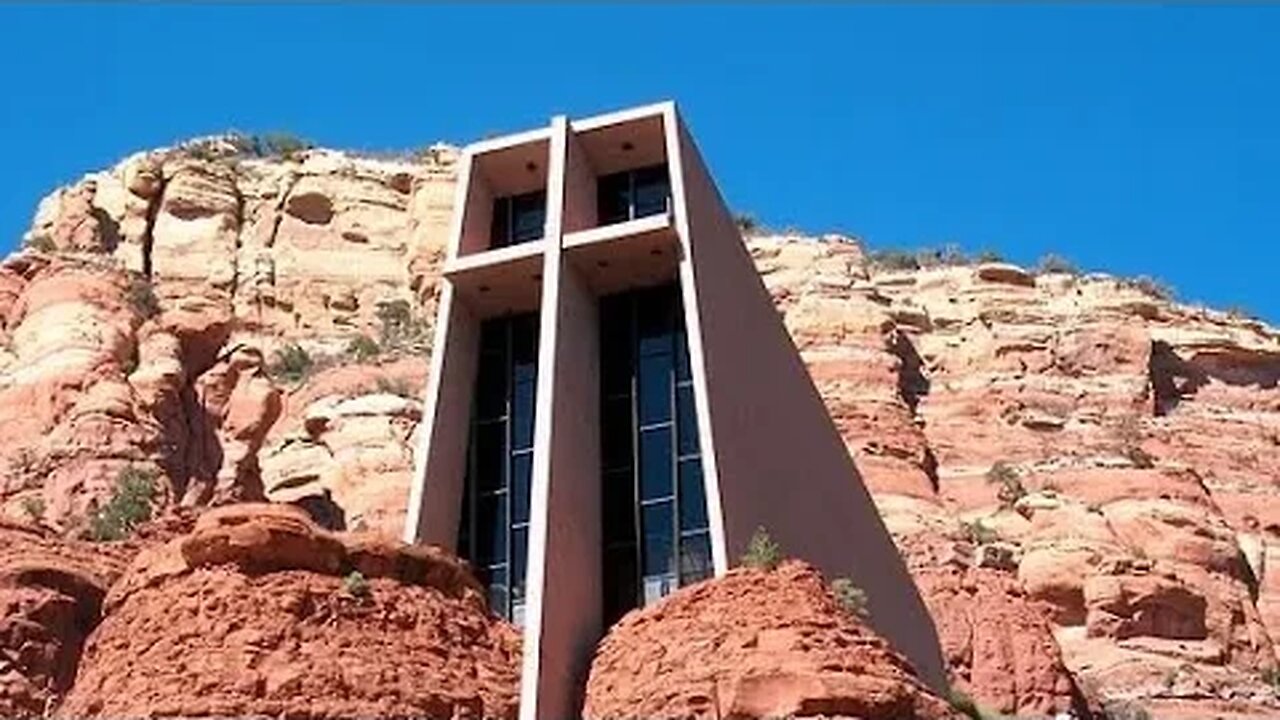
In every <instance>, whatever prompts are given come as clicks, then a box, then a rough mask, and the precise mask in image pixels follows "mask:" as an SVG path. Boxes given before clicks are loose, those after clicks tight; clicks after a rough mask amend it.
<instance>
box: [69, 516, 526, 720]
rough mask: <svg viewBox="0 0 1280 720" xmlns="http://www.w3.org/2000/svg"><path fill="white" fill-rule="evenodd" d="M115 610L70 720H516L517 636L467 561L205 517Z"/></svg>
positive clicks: (142, 561)
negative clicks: (492, 608) (492, 609)
mask: <svg viewBox="0 0 1280 720" xmlns="http://www.w3.org/2000/svg"><path fill="white" fill-rule="evenodd" d="M352 573H358V574H357V575H352ZM105 607H106V613H105V617H104V619H103V621H102V623H101V624H100V625H99V627H98V629H97V630H96V631H95V632H94V633H93V635H92V637H91V638H90V640H89V642H88V644H87V646H86V649H85V653H84V656H83V658H82V659H81V662H80V668H79V672H78V673H77V675H76V681H75V685H74V688H73V689H72V690H71V692H70V694H69V695H68V696H67V698H66V701H65V703H64V704H63V705H62V706H61V708H59V715H60V716H62V717H68V718H71V717H77V718H78V717H126V716H146V717H226V716H239V717H244V716H255V717H262V716H267V717H290V718H348V717H393V716H399V717H404V716H415V717H430V718H477V719H478V718H514V717H515V713H516V703H517V696H518V685H519V664H520V663H519V658H520V640H519V635H518V633H517V631H516V630H515V629H514V628H513V627H511V626H509V625H507V624H505V623H503V622H501V621H499V620H497V619H495V618H494V617H493V616H492V615H491V614H490V613H489V612H488V609H487V606H486V604H485V600H484V597H483V594H482V592H481V589H480V586H479V585H478V584H477V583H476V581H475V580H474V579H473V578H472V577H471V575H470V573H469V572H468V571H467V570H466V568H465V567H464V566H463V565H462V564H461V563H460V562H459V561H457V560H456V559H454V558H452V557H450V556H448V555H445V554H444V553H442V552H440V551H438V550H435V549H433V548H408V547H405V546H403V545H400V544H399V543H395V542H392V541H388V540H385V539H381V538H374V537H370V536H363V537H351V536H341V535H332V534H329V533H327V532H325V531H323V530H321V529H319V528H318V527H317V526H316V525H315V524H314V523H312V522H311V521H310V520H309V519H308V517H307V515H306V514H305V513H303V512H302V511H300V510H298V509H296V508H292V507H289V506H272V505H234V506H227V507H225V508H221V509H218V510H213V511H210V512H208V513H206V514H205V515H203V516H202V517H201V518H200V519H199V520H198V521H197V523H196V527H195V529H194V531H193V532H192V533H191V534H189V535H186V536H182V537H179V538H176V539H174V540H172V541H170V542H169V543H167V544H165V545H163V546H158V547H154V548H152V549H149V550H145V551H143V553H142V554H140V555H139V556H138V558H137V559H136V560H135V561H134V563H133V564H132V566H131V567H130V569H129V570H128V572H127V573H126V575H125V576H124V577H123V578H122V579H121V580H120V582H119V583H117V584H116V586H115V587H114V588H113V589H112V591H111V593H110V594H109V595H108V597H107V600H106V603H105Z"/></svg>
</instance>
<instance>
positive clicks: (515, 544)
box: [511, 527, 529, 599]
mask: <svg viewBox="0 0 1280 720" xmlns="http://www.w3.org/2000/svg"><path fill="white" fill-rule="evenodd" d="M528 554H529V528H527V527H520V528H514V529H513V530H512V531H511V590H512V597H513V599H514V598H517V597H518V598H523V597H524V573H525V568H526V567H528V565H527V563H526V561H527V559H528ZM517 590H519V592H518V593H517V592H516V591H517Z"/></svg>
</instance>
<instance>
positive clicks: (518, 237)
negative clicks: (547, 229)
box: [510, 190, 547, 245]
mask: <svg viewBox="0 0 1280 720" xmlns="http://www.w3.org/2000/svg"><path fill="white" fill-rule="evenodd" d="M546 222H547V193H546V192H544V191H542V190H539V191H537V192H531V193H525V194H524V195H516V196H515V197H513V198H511V243H510V244H512V245H514V244H516V243H522V242H529V241H530V240H537V239H538V238H541V237H542V234H543V231H544V226H545V225H546Z"/></svg>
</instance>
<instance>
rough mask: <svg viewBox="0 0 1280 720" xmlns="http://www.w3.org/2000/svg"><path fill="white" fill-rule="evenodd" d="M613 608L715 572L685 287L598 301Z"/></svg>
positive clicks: (607, 562) (612, 612) (617, 613)
mask: <svg viewBox="0 0 1280 720" xmlns="http://www.w3.org/2000/svg"><path fill="white" fill-rule="evenodd" d="M600 343H601V348H600V353H601V392H600V397H601V444H602V447H601V458H602V467H601V482H602V488H601V490H602V492H601V497H602V501H603V508H602V518H603V538H604V554H603V557H604V568H603V572H604V592H605V597H604V607H605V618H606V620H607V621H608V622H613V621H615V620H617V619H618V618H619V617H621V616H622V615H623V614H624V613H626V612H627V611H628V610H630V609H632V608H634V607H637V606H640V605H644V604H648V603H649V602H652V601H654V600H656V599H658V598H660V597H662V596H663V595H666V594H667V593H670V592H671V591H672V590H674V589H675V588H677V587H679V586H680V585H684V584H687V583H690V582H694V581H697V580H701V579H703V578H705V577H708V576H710V575H711V573H712V570H713V567H712V562H711V536H710V532H709V530H708V522H707V503H706V497H705V494H704V489H703V484H702V455H701V451H700V449H699V445H698V426H697V421H696V419H695V416H694V397H693V381H692V378H691V377H690V373H689V353H688V346H687V345H686V343H685V331H684V322H683V314H682V312H681V309H680V295H679V287H678V286H677V285H675V284H670V285H664V286H661V287H656V288H649V289H644V290H638V291H632V292H628V293H623V294H620V295H613V296H609V297H605V298H602V299H601V301H600Z"/></svg>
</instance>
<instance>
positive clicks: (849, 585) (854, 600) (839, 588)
mask: <svg viewBox="0 0 1280 720" xmlns="http://www.w3.org/2000/svg"><path fill="white" fill-rule="evenodd" d="M831 592H832V594H834V595H835V596H836V602H837V603H838V604H839V605H840V607H842V608H844V611H845V612H847V613H849V614H850V615H856V616H857V617H860V618H865V617H866V616H867V592H866V591H865V590H863V589H862V588H860V587H858V586H857V585H855V584H854V583H853V581H852V580H850V579H849V578H843V577H842V578H836V579H835V580H832V581H831Z"/></svg>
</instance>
